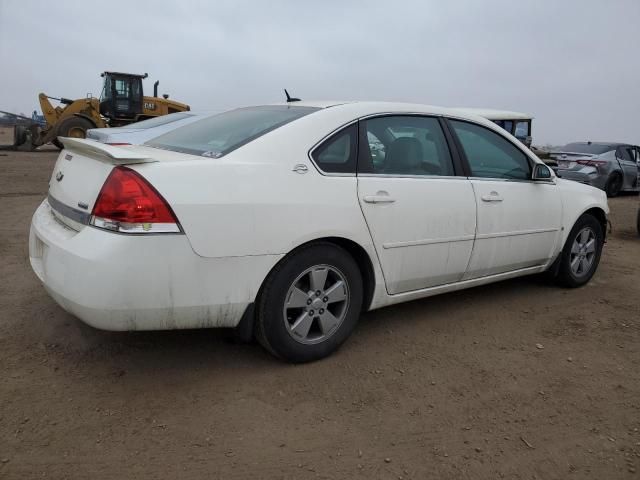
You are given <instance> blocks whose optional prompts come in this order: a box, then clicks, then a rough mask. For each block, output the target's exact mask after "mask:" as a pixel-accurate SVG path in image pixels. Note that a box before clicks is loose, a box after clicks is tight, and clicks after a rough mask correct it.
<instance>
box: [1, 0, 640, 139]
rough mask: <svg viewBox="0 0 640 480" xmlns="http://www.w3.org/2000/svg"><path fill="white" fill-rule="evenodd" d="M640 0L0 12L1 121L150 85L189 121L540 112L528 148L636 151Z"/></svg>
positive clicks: (149, 4) (168, 4) (21, 2)
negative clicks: (338, 112)
mask: <svg viewBox="0 0 640 480" xmlns="http://www.w3.org/2000/svg"><path fill="white" fill-rule="evenodd" d="M639 52H640V0H608V1H607V0H582V1H579V0H575V1H570V0H562V1H561V0H517V1H514V0H506V1H501V0H482V1H480V0H466V1H464V0H461V1H444V0H434V1H424V0H423V1H407V0H402V1H394V2H392V1H388V0H386V1H374V0H367V1H352V2H348V1H346V0H342V1H333V0H322V1H320V0H317V1H314V2H311V1H308V2H303V1H294V0H291V1H258V0H255V1H253V2H248V1H247V2H242V1H212V2H205V1H202V2H200V1H187V0H181V1H178V0H174V1H158V0H156V1H132V0H129V1H120V0H115V1H114V0H109V1H106V0H102V1H94V0H84V1H73V0H67V1H63V0H49V1H37V0H0V110H9V111H14V112H25V113H30V112H31V111H32V110H34V109H38V110H40V108H39V105H38V100H37V95H38V92H41V91H44V92H46V93H47V94H49V95H52V96H64V97H68V98H80V97H84V96H85V95H86V94H87V93H93V94H94V95H96V96H97V95H99V94H100V88H101V78H100V73H101V72H102V71H104V70H116V71H124V72H132V73H144V72H148V73H149V78H148V79H147V80H145V85H144V86H145V89H146V92H147V94H152V92H153V82H154V81H155V80H160V92H161V93H165V92H166V93H169V94H170V96H171V98H174V99H176V100H179V101H184V102H186V103H188V104H190V105H191V107H192V109H194V110H219V109H226V108H231V107H235V106H240V105H247V104H260V103H267V102H274V101H279V100H281V99H283V94H282V88H284V87H286V88H288V89H289V92H291V93H292V94H293V95H295V96H298V97H301V98H303V99H309V100H310V99H341V100H352V99H353V100H395V101H409V102H418V103H427V104H432V105H444V106H473V107H489V108H498V109H507V110H516V111H522V112H527V113H530V114H532V115H534V116H535V120H534V124H533V137H534V143H536V144H545V143H551V144H562V143H566V142H568V141H574V140H606V141H612V140H619V141H629V142H634V143H638V144H640V122H639V121H638V115H639V114H640V53H639Z"/></svg>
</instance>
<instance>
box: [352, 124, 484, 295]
mask: <svg viewBox="0 0 640 480" xmlns="http://www.w3.org/2000/svg"><path fill="white" fill-rule="evenodd" d="M360 129H361V132H360V149H359V150H360V156H359V160H358V199H359V201H360V206H361V208H362V212H363V214H364V216H365V219H366V222H367V225H368V227H369V231H370V233H371V236H372V238H373V242H374V245H375V249H376V252H377V254H378V258H379V260H380V264H381V266H382V271H383V274H384V279H385V283H386V287H387V291H388V293H389V294H397V293H402V292H408V291H412V290H418V289H422V288H427V287H432V286H436V285H442V284H447V283H453V282H457V281H459V280H460V279H461V278H462V276H463V275H464V272H465V270H466V268H467V264H468V262H469V258H470V256H471V250H472V248H473V240H474V234H475V228H476V207H475V198H474V193H473V188H472V186H471V183H470V182H469V180H468V179H467V178H466V177H464V176H458V175H457V173H461V172H458V171H457V170H456V169H455V168H454V162H453V161H452V157H451V154H450V152H449V147H448V144H447V141H446V138H445V135H444V133H443V129H442V127H441V124H440V121H439V120H438V119H437V118H434V117H423V116H409V115H404V116H403V115H397V116H396V115H391V116H383V117H377V118H372V119H367V120H364V121H361V122H360Z"/></svg>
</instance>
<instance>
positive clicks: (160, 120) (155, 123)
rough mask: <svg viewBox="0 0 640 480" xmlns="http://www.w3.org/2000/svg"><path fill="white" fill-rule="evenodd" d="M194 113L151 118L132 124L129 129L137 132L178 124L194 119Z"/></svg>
mask: <svg viewBox="0 0 640 480" xmlns="http://www.w3.org/2000/svg"><path fill="white" fill-rule="evenodd" d="M193 116H194V115H193V113H182V112H180V113H170V114H169V115H161V116H159V117H154V118H149V119H147V120H142V121H141V122H136V123H132V124H130V125H128V126H127V128H135V129H136V130H146V129H147V128H153V127H159V126H161V125H166V124H167V123H172V122H176V121H178V120H182V119H185V118H189V117H193Z"/></svg>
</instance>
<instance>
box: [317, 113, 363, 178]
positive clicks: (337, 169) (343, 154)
mask: <svg viewBox="0 0 640 480" xmlns="http://www.w3.org/2000/svg"><path fill="white" fill-rule="evenodd" d="M357 141H358V124H357V123H354V124H353V125H350V126H348V127H346V128H344V129H342V130H340V131H339V132H338V133H336V134H334V135H332V136H331V137H330V138H329V139H328V140H326V141H325V142H324V143H322V144H321V145H320V146H319V147H318V148H316V149H315V150H314V151H313V153H312V155H311V156H312V157H313V159H314V160H315V162H316V165H318V168H320V170H322V171H323V172H326V173H355V172H356V157H357V154H358V153H357V152H358V150H357Z"/></svg>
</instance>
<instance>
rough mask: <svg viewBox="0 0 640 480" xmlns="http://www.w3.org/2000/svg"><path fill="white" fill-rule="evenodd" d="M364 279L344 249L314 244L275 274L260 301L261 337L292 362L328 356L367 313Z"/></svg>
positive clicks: (258, 334)
mask: <svg viewBox="0 0 640 480" xmlns="http://www.w3.org/2000/svg"><path fill="white" fill-rule="evenodd" d="M362 291H363V289H362V277H361V275H360V270H359V268H358V265H357V264H356V262H355V260H354V259H353V258H352V257H351V255H349V254H348V253H347V252H346V251H345V250H344V249H342V248H341V247H339V246H337V245H335V244H333V243H329V242H318V243H313V244H309V245H307V246H304V247H302V248H300V249H299V250H296V251H294V252H293V253H291V254H289V256H287V257H286V258H285V259H284V260H282V261H281V262H280V263H279V264H278V265H277V266H276V267H275V268H274V270H273V271H272V272H271V273H270V274H269V276H268V277H267V279H266V280H265V282H264V285H263V287H262V289H261V293H260V297H259V299H258V302H257V312H256V325H255V336H256V338H257V339H258V341H259V342H260V343H261V344H262V346H263V347H264V348H266V349H267V350H269V351H270V352H271V353H273V354H274V355H276V356H277V357H279V358H281V359H283V360H286V361H288V362H292V363H302V362H310V361H314V360H319V359H321V358H324V357H326V356H328V355H330V354H331V353H333V352H334V351H336V350H337V349H338V348H339V347H340V345H342V343H343V342H344V341H345V340H346V339H347V338H348V337H349V335H350V334H351V332H352V331H353V329H354V328H355V326H356V324H357V322H358V319H359V317H360V311H361V309H362V296H363V294H362Z"/></svg>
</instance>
